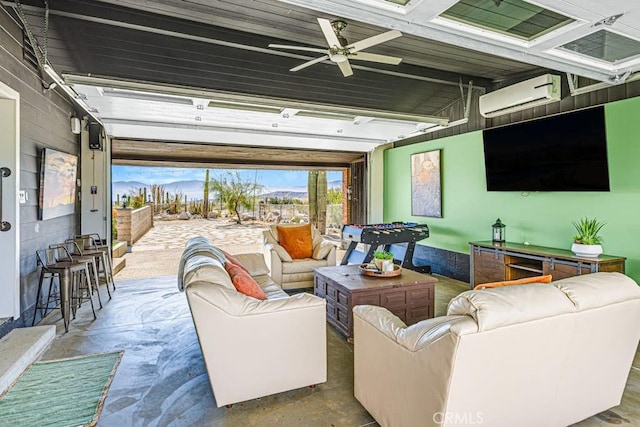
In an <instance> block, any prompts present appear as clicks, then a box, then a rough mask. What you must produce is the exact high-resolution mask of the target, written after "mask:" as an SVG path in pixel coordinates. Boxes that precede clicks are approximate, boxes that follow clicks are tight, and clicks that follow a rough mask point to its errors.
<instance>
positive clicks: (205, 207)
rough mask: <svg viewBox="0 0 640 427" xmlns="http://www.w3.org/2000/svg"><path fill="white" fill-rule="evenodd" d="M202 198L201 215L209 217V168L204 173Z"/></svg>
mask: <svg viewBox="0 0 640 427" xmlns="http://www.w3.org/2000/svg"><path fill="white" fill-rule="evenodd" d="M203 193H204V194H203V196H204V198H203V199H202V200H203V202H202V216H203V217H205V218H209V169H207V171H206V172H205V174H204V191H203Z"/></svg>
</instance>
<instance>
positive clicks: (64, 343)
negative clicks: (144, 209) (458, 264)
mask: <svg viewBox="0 0 640 427" xmlns="http://www.w3.org/2000/svg"><path fill="white" fill-rule="evenodd" d="M439 279H440V282H439V283H438V284H437V286H436V315H438V316H439V315H443V314H444V312H445V310H446V304H447V302H448V301H449V299H451V297H453V296H454V295H457V294H458V293H460V292H461V291H464V290H466V289H468V287H467V284H466V283H462V282H458V281H455V280H452V279H447V278H439ZM101 288H102V289H101V290H102V292H103V294H106V292H105V290H104V287H101ZM59 318H60V315H59V312H55V313H53V314H52V315H50V316H48V317H47V318H46V319H45V320H44V321H43V322H42V323H41V324H55V325H56V328H57V338H56V340H55V341H54V343H53V345H52V347H51V348H50V349H49V350H48V351H47V352H46V353H45V355H44V356H43V359H57V358H62V357H69V356H75V355H81V354H91V353H99V352H106V351H113V350H119V349H124V350H125V353H124V357H123V358H122V362H121V364H120V366H119V368H118V370H117V373H116V375H115V378H114V380H113V383H112V385H111V388H110V390H109V394H108V396H107V399H106V400H105V404H104V408H103V411H102V415H101V417H100V420H99V423H98V426H243V427H244V426H284V427H287V426H296V427H297V426H347V427H349V426H354V427H355V426H377V425H378V424H377V423H376V422H375V421H374V420H373V418H372V417H371V416H370V415H369V414H368V413H367V412H366V411H365V410H364V408H363V407H362V406H361V405H360V404H359V403H358V402H357V401H356V400H355V398H354V397H353V346H352V345H350V344H348V343H347V342H346V341H345V340H344V338H342V336H340V335H339V334H338V333H336V332H335V330H334V329H333V328H332V327H330V326H327V350H328V380H327V382H326V383H325V384H321V385H319V386H318V387H317V388H315V389H311V388H303V389H298V390H293V391H289V392H285V393H281V394H277V395H274V396H267V397H263V398H260V399H255V400H252V401H248V402H243V403H238V404H235V405H234V406H233V407H232V408H231V409H226V408H224V407H223V408H216V404H215V400H214V398H213V395H212V392H211V389H210V387H209V379H208V376H207V374H206V371H205V367H204V363H203V360H202V356H201V352H200V348H199V346H198V341H197V338H196V334H195V330H194V326H193V323H192V321H191V315H190V313H189V308H188V305H187V301H186V298H185V295H183V294H182V293H181V292H179V291H178V289H177V286H176V277H175V276H173V275H171V276H163V277H155V278H148V279H131V280H118V281H117V291H116V292H115V294H114V298H113V299H112V300H111V301H109V302H108V303H106V304H105V306H104V308H103V309H102V310H99V311H98V319H97V320H95V321H94V320H93V316H91V314H90V308H89V306H88V305H87V304H84V305H83V307H81V309H80V310H79V312H78V318H77V319H75V320H73V321H72V322H71V324H70V329H69V332H68V333H66V334H65V333H64V329H63V327H62V322H61V321H60V320H59ZM258 357H259V355H256V358H258ZM634 366H635V368H634V369H632V371H631V376H630V380H629V382H628V385H627V390H626V392H625V395H624V398H623V402H622V405H620V406H619V407H616V408H613V409H612V410H610V411H606V412H604V413H602V414H599V415H597V416H594V417H591V418H589V419H587V420H585V421H583V422H581V423H578V424H577V425H578V426H588V427H591V426H609V425H611V424H626V425H640V369H639V368H638V367H639V366H640V357H638V355H636V360H635V363H634ZM265 369H267V367H265ZM541 410H543V408H541Z"/></svg>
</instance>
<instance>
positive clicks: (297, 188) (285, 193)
mask: <svg viewBox="0 0 640 427" xmlns="http://www.w3.org/2000/svg"><path fill="white" fill-rule="evenodd" d="M111 185H112V187H111V188H112V195H113V200H116V196H117V195H120V197H122V196H123V195H124V196H128V195H131V194H138V191H140V188H145V187H146V189H147V193H148V194H150V193H151V185H150V184H145V183H143V182H140V181H113V183H112V184H111ZM162 186H164V191H165V192H167V191H168V192H169V193H171V194H174V193H182V195H183V197H184V196H187V199H188V200H194V199H195V200H202V197H203V194H202V191H203V189H204V180H195V179H194V180H188V181H175V182H170V183H167V184H162ZM327 187H328V188H342V181H341V180H335V181H330V182H328V183H327ZM263 191H266V193H262V194H260V197H278V198H290V199H302V200H307V199H308V195H307V185H306V182H305V183H304V185H292V186H291V187H288V188H277V189H276V188H269V187H265V188H264V189H263Z"/></svg>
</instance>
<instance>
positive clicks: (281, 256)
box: [262, 224, 336, 289]
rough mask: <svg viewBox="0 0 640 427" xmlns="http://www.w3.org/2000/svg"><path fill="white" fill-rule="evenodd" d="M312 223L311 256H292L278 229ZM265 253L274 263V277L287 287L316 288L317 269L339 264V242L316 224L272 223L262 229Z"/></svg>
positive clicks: (291, 228)
mask: <svg viewBox="0 0 640 427" xmlns="http://www.w3.org/2000/svg"><path fill="white" fill-rule="evenodd" d="M304 227H310V236H309V238H310V242H309V243H310V248H311V251H310V253H309V256H305V257H296V256H295V255H294V256H292V255H291V254H290V253H289V251H287V249H286V248H285V246H283V244H282V243H283V242H282V241H281V237H282V236H280V233H278V230H282V229H285V230H294V229H302V228H304ZM262 234H263V242H264V257H265V259H266V261H267V265H269V266H270V272H271V277H272V279H273V280H274V281H275V282H276V283H278V284H279V285H280V286H282V288H283V289H300V288H313V270H314V269H316V268H318V267H327V266H332V265H333V266H334V265H336V246H335V245H334V244H333V243H331V242H329V241H326V240H324V239H323V238H322V234H320V232H319V231H318V230H317V229H316V228H315V227H313V226H311V225H309V224H306V225H302V226H301V225H298V224H279V225H272V226H270V227H269V228H268V229H267V230H265V231H263V232H262Z"/></svg>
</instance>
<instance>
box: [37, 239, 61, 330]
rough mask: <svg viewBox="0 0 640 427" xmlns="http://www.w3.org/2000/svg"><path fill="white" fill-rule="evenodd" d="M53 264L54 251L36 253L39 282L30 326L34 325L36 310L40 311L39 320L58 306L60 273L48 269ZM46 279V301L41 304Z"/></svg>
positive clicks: (44, 250)
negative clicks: (47, 285)
mask: <svg viewBox="0 0 640 427" xmlns="http://www.w3.org/2000/svg"><path fill="white" fill-rule="evenodd" d="M55 262H56V260H55V251H53V250H48V249H40V250H37V251H36V265H37V266H39V267H40V280H39V281H38V293H37V294H36V305H35V308H34V309H33V320H31V326H33V325H35V323H36V316H37V315H38V310H40V318H41V319H43V318H44V317H45V316H46V315H47V313H48V312H49V311H50V310H55V309H56V308H57V307H58V305H59V304H60V286H59V284H60V272H59V271H58V270H56V269H52V268H50V266H51V265H52V264H55ZM46 279H49V289H48V291H47V299H46V301H45V302H43V301H42V300H41V298H42V296H43V293H44V292H43V289H42V288H43V284H44V282H45V280H46ZM54 279H58V287H57V289H56V288H55V287H54V284H55V282H54ZM51 304H53V306H51Z"/></svg>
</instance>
